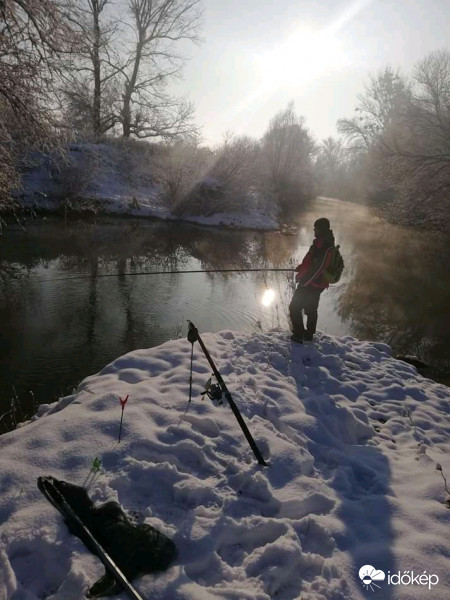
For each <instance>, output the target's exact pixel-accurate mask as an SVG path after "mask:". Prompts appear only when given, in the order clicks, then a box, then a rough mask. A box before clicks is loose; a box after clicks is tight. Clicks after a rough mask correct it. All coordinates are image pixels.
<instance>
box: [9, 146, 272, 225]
mask: <svg viewBox="0 0 450 600" xmlns="http://www.w3.org/2000/svg"><path fill="white" fill-rule="evenodd" d="M69 160H70V162H71V164H72V166H73V170H72V171H70V169H65V164H64V161H63V160H60V168H61V171H58V169H56V168H55V166H53V167H52V166H51V165H50V163H49V162H48V160H45V159H42V158H40V157H38V156H37V157H36V160H35V166H34V168H29V169H28V170H26V171H25V172H24V173H23V181H22V184H23V189H22V191H21V194H20V197H19V201H20V203H21V204H22V206H24V207H26V208H31V209H35V210H36V209H40V210H47V211H55V210H58V209H60V205H61V202H60V200H61V198H65V197H67V191H71V192H72V193H73V192H74V191H76V192H77V193H76V195H77V197H79V198H81V199H85V200H88V201H89V202H90V203H91V204H92V203H93V204H94V205H95V209H96V210H97V211H98V212H100V213H102V214H119V215H129V216H133V217H156V218H159V219H179V218H180V217H174V216H173V215H172V214H171V212H170V210H169V209H168V208H167V206H166V204H165V203H164V202H163V200H162V198H161V192H160V190H159V188H158V187H157V186H155V185H154V184H153V183H152V181H151V165H148V169H146V168H145V165H144V166H143V165H142V164H141V165H139V164H138V165H136V164H134V163H133V159H132V158H131V159H130V160H129V161H127V155H126V153H125V152H124V151H123V150H121V149H120V147H117V146H113V145H107V144H72V146H71V150H70V152H69ZM244 208H245V210H242V211H241V212H227V213H216V214H214V215H212V216H208V217H205V216H190V217H181V219H182V220H186V221H189V222H192V223H199V224H203V225H220V226H227V227H236V228H249V229H278V227H279V225H278V221H277V218H276V214H275V213H274V212H273V210H272V211H270V210H268V209H267V207H265V206H260V203H259V201H258V198H257V197H253V198H249V199H248V201H247V202H246V203H245V207H243V209H244Z"/></svg>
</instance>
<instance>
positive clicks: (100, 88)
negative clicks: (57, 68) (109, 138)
mask: <svg viewBox="0 0 450 600" xmlns="http://www.w3.org/2000/svg"><path fill="white" fill-rule="evenodd" d="M111 4H112V3H111V0H83V2H81V3H80V2H79V1H77V2H74V1H72V5H71V15H70V17H71V23H72V26H73V28H74V29H75V30H76V32H77V46H76V48H74V52H72V54H71V55H70V56H69V57H68V59H67V60H66V64H65V85H64V87H63V94H64V96H65V99H66V110H67V112H68V114H69V118H70V119H71V120H73V121H74V124H75V125H76V126H77V130H78V131H80V130H81V131H83V130H85V131H86V130H88V131H90V132H92V135H93V137H94V139H99V138H100V137H101V136H102V134H104V133H106V132H107V131H109V130H110V129H112V128H113V127H114V126H115V125H116V124H117V122H118V120H117V118H116V117H115V115H114V113H113V110H112V104H113V101H114V99H115V96H117V95H118V94H119V93H120V92H119V90H118V89H117V85H116V82H115V77H116V76H117V74H118V72H119V70H120V59H119V55H118V52H117V51H116V50H115V48H116V46H117V43H118V37H119V36H118V34H119V27H118V23H117V21H115V20H113V18H112V15H106V11H107V9H108V8H109V7H110V6H111Z"/></svg>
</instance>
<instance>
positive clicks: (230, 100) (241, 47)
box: [176, 0, 450, 144]
mask: <svg viewBox="0 0 450 600" xmlns="http://www.w3.org/2000/svg"><path fill="white" fill-rule="evenodd" d="M449 17H450V2H449V0H395V1H394V0H320V2H318V1H317V0H316V1H314V0H296V1H294V0H277V1H276V2H274V1H273V0H227V1H226V2H224V1H223V0H204V19H203V30H202V38H203V40H204V42H203V43H202V44H201V45H200V46H198V47H195V48H190V50H189V53H190V56H191V59H190V61H189V62H188V64H187V65H186V68H185V71H184V79H183V81H180V82H179V83H177V85H176V91H177V93H180V94H187V95H188V96H189V98H190V99H191V100H192V101H193V102H194V104H195V107H196V115H197V122H198V123H199V124H200V125H201V126H202V128H203V138H204V141H205V142H206V143H208V144H214V143H217V142H219V141H220V140H221V139H222V136H223V134H224V133H225V132H227V131H232V132H235V133H245V134H248V135H251V136H255V137H259V136H261V135H262V134H263V132H264V130H265V129H266V127H267V125H268V122H269V120H270V119H271V118H272V117H273V116H274V114H275V113H277V112H278V111H279V110H281V109H283V108H285V107H286V105H287V104H288V102H289V101H291V100H293V101H294V104H295V108H296V110H297V112H298V113H299V114H301V115H303V116H304V117H305V119H306V125H307V126H308V128H309V129H310V131H311V133H312V134H313V135H314V136H315V138H316V139H318V140H321V139H323V138H325V137H327V136H329V135H336V133H337V132H336V121H337V119H339V118H341V117H349V116H352V115H353V111H354V108H355V106H356V103H357V95H358V94H359V93H360V92H362V91H363V86H364V83H365V82H366V81H367V78H368V74H369V73H376V72H378V71H379V70H381V69H382V68H383V67H384V66H386V65H387V64H390V65H391V66H393V67H394V68H397V67H399V68H400V71H401V72H403V73H409V72H410V71H411V68H412V66H413V65H414V64H415V63H416V62H417V61H419V60H421V59H422V58H424V57H425V56H426V55H427V54H429V53H430V52H432V51H434V50H440V49H443V48H450V44H449V43H448V36H449V33H450V31H449V24H450V18H449Z"/></svg>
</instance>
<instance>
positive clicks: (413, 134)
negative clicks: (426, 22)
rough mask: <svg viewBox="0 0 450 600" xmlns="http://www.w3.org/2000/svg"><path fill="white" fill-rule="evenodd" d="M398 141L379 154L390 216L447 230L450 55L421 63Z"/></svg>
mask: <svg viewBox="0 0 450 600" xmlns="http://www.w3.org/2000/svg"><path fill="white" fill-rule="evenodd" d="M412 81H413V86H412V95H411V99H410V102H409V104H408V110H407V112H406V115H405V118H404V127H403V130H402V132H401V135H396V136H393V137H392V138H391V139H388V140H387V142H386V144H385V148H384V149H383V151H384V154H385V156H386V161H387V162H388V163H389V166H390V171H389V175H390V177H391V180H392V182H393V185H394V186H395V187H396V189H397V198H396V202H395V203H394V205H393V206H392V207H391V214H392V215H393V216H394V217H395V218H397V219H399V220H402V221H404V222H408V223H418V224H422V225H427V226H431V227H433V228H439V229H444V230H449V225H448V223H449V219H450V52H449V51H439V52H433V53H431V54H430V55H428V56H427V57H426V58H425V59H424V60H422V61H420V62H419V63H418V64H417V65H416V67H415V69H414V72H413V78H412Z"/></svg>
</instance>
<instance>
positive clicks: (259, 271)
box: [40, 267, 295, 283]
mask: <svg viewBox="0 0 450 600" xmlns="http://www.w3.org/2000/svg"><path fill="white" fill-rule="evenodd" d="M294 270H295V269H294V268H293V267H291V268H289V269H285V268H280V269H275V268H268V269H195V270H190V271H138V272H135V273H100V275H94V276H92V275H75V276H74V277H57V278H54V279H41V280H40V281H41V282H42V283H49V282H52V281H72V280H73V279H100V278H103V277H124V276H125V277H131V276H134V275H182V274H186V273H264V272H288V271H294Z"/></svg>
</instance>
